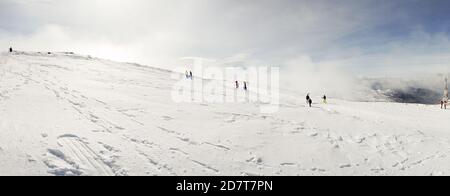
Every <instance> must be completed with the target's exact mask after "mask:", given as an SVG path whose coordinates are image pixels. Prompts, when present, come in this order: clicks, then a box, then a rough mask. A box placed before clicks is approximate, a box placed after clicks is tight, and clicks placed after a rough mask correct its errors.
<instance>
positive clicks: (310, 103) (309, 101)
mask: <svg viewBox="0 0 450 196" xmlns="http://www.w3.org/2000/svg"><path fill="white" fill-rule="evenodd" d="M312 103H313V100H312V99H311V98H309V100H308V104H309V107H312Z"/></svg>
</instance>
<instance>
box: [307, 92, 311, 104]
mask: <svg viewBox="0 0 450 196" xmlns="http://www.w3.org/2000/svg"><path fill="white" fill-rule="evenodd" d="M310 99H311V97H309V93H308V95H306V104H308V103H309V100H310Z"/></svg>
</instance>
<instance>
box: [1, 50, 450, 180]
mask: <svg viewBox="0 0 450 196" xmlns="http://www.w3.org/2000/svg"><path fill="white" fill-rule="evenodd" d="M175 82H176V81H175V80H172V79H170V73H169V72H167V71H164V70H160V69H153V68H149V67H144V66H139V65H135V64H126V63H115V62H110V61H106V60H101V59H93V58H89V57H83V56H77V55H71V54H63V53H60V54H51V55H48V54H38V53H16V54H2V55H1V59H0V174H1V175H450V164H449V163H450V140H449V139H450V111H444V110H440V109H439V108H438V107H436V106H426V105H415V104H399V103H362V102H347V101H341V100H334V99H332V100H330V104H328V105H323V104H316V105H314V107H313V108H308V107H305V105H304V101H303V99H304V98H303V97H304V95H289V94H283V95H282V103H281V108H280V111H279V112H278V113H275V114H270V115H265V114H261V113H259V107H258V105H257V104H255V103H239V104H237V103H236V104H231V103H227V104H209V103H191V104H189V103H183V104H175V103H173V102H172V99H171V97H170V96H171V90H172V86H173V84H174V83H175ZM282 93H283V92H282ZM314 99H315V100H319V97H314Z"/></svg>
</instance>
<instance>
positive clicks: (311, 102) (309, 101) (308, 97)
mask: <svg viewBox="0 0 450 196" xmlns="http://www.w3.org/2000/svg"><path fill="white" fill-rule="evenodd" d="M322 101H323V103H324V104H327V103H328V101H327V96H326V95H324V96H323V97H322ZM306 104H308V105H309V107H312V104H313V100H312V99H311V96H310V95H309V93H308V94H307V95H306Z"/></svg>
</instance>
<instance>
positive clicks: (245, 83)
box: [235, 80, 248, 91]
mask: <svg viewBox="0 0 450 196" xmlns="http://www.w3.org/2000/svg"><path fill="white" fill-rule="evenodd" d="M235 83H236V89H239V81H237V80H236V81H235ZM244 90H245V91H247V90H248V85H247V82H245V81H244Z"/></svg>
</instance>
